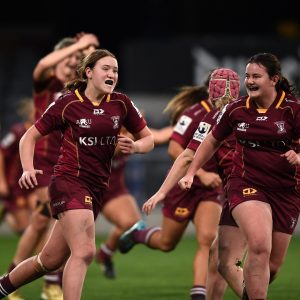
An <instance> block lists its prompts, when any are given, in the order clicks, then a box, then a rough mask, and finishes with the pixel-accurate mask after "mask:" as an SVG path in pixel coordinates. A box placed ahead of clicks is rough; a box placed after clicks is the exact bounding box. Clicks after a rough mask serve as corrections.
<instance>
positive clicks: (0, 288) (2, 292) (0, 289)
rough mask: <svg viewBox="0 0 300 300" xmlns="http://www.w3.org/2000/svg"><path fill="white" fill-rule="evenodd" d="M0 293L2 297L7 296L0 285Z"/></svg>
mask: <svg viewBox="0 0 300 300" xmlns="http://www.w3.org/2000/svg"><path fill="white" fill-rule="evenodd" d="M0 293H1V294H2V295H3V296H7V295H8V292H7V291H6V290H5V289H4V288H3V286H2V284H1V283H0Z"/></svg>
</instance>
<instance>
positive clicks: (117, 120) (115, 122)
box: [111, 116, 120, 129]
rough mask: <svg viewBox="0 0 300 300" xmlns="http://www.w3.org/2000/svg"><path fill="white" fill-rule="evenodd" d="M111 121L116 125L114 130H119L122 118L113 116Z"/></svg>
mask: <svg viewBox="0 0 300 300" xmlns="http://www.w3.org/2000/svg"><path fill="white" fill-rule="evenodd" d="M111 119H112V121H113V123H114V126H113V129H117V128H119V121H120V116H112V117H111Z"/></svg>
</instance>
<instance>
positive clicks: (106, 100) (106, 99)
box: [75, 89, 110, 106]
mask: <svg viewBox="0 0 300 300" xmlns="http://www.w3.org/2000/svg"><path fill="white" fill-rule="evenodd" d="M75 95H76V96H77V98H78V99H79V101H80V102H84V101H88V102H90V103H92V104H93V105H94V106H99V105H100V104H101V103H102V101H105V102H110V94H107V95H105V96H104V98H103V100H101V101H100V102H96V101H91V100H90V99H88V97H87V96H86V95H85V94H84V93H82V94H81V93H80V92H79V90H78V89H76V90H75Z"/></svg>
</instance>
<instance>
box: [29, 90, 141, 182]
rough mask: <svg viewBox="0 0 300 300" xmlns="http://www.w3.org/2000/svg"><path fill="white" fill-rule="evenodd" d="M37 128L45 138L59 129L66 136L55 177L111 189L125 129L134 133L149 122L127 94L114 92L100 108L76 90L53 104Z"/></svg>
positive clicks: (55, 169) (104, 100) (39, 121)
mask: <svg viewBox="0 0 300 300" xmlns="http://www.w3.org/2000/svg"><path fill="white" fill-rule="evenodd" d="M35 126H36V127H37V129H38V130H39V131H40V133H41V134H42V135H46V134H48V133H49V132H51V131H53V130H57V129H60V130H61V132H62V134H63V141H62V147H61V150H60V156H59V159H58V162H57V164H56V166H55V168H54V175H55V176H60V175H63V174H69V175H73V176H77V177H79V178H80V179H81V180H83V181H85V182H87V183H89V184H92V185H95V186H98V187H99V186H100V187H101V186H102V187H107V185H108V178H109V175H110V170H111V159H112V157H113V155H114V151H115V147H116V144H117V135H118V134H119V133H120V129H121V127H122V126H124V127H125V128H126V129H127V130H128V131H129V132H131V133H133V134H134V133H137V132H139V131H141V130H142V129H143V128H144V127H145V126H146V121H145V120H144V118H143V117H142V115H141V113H140V112H139V110H138V109H137V108H136V106H135V105H134V104H133V102H132V101H131V100H130V99H129V98H128V97H127V96H126V95H124V94H121V93H112V94H111V95H108V96H106V97H105V99H103V100H102V102H101V103H100V105H97V106H96V105H95V104H93V103H92V102H91V101H90V100H89V99H88V98H87V97H86V96H85V95H84V93H80V92H78V90H76V91H75V92H70V93H67V94H65V95H64V96H62V97H61V98H59V99H58V100H57V101H55V102H53V103H52V104H51V105H50V106H49V107H48V109H47V110H46V111H45V113H44V114H43V115H42V117H41V118H40V119H39V120H38V121H37V122H36V124H35Z"/></svg>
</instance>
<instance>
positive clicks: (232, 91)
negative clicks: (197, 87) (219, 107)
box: [208, 68, 240, 101]
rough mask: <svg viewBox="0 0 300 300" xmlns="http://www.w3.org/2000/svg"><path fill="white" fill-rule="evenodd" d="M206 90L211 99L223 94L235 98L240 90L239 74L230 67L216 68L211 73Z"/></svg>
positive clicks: (216, 98) (214, 99) (218, 97)
mask: <svg viewBox="0 0 300 300" xmlns="http://www.w3.org/2000/svg"><path fill="white" fill-rule="evenodd" d="M208 90H209V97H210V99H211V100H212V101H216V100H218V99H220V98H223V97H225V96H226V97H228V98H234V99H237V98H238V96H239V92H240V79H239V75H238V74H237V73H236V72H234V71H233V70H231V69H225V68H221V69H216V70H215V71H213V73H212V74H211V77H210V81H209V88H208Z"/></svg>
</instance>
